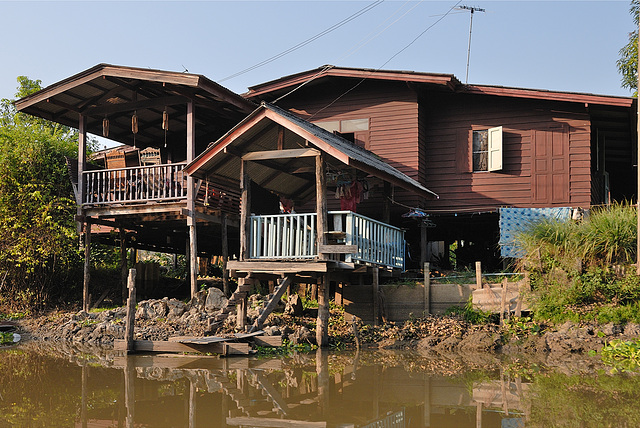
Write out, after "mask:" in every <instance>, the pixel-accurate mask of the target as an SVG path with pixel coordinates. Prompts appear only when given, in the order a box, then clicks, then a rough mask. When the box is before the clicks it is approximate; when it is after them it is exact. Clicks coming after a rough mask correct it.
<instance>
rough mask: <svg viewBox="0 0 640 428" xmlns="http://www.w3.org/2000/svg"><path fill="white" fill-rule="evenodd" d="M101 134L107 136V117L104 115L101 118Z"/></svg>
mask: <svg viewBox="0 0 640 428" xmlns="http://www.w3.org/2000/svg"><path fill="white" fill-rule="evenodd" d="M102 136H103V137H108V136H109V119H107V118H106V117H105V118H104V119H102Z"/></svg>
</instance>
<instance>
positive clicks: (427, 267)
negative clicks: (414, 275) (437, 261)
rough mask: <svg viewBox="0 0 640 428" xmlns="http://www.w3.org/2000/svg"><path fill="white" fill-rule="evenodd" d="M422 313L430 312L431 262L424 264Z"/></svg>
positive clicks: (427, 313)
mask: <svg viewBox="0 0 640 428" xmlns="http://www.w3.org/2000/svg"><path fill="white" fill-rule="evenodd" d="M424 313H425V315H429V314H430V313H431V263H429V262H426V263H425V264H424Z"/></svg>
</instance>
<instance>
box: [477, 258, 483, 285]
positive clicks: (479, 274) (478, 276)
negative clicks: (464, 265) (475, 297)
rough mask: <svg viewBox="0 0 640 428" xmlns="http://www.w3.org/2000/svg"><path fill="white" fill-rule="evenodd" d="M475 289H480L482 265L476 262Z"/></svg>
mask: <svg viewBox="0 0 640 428" xmlns="http://www.w3.org/2000/svg"><path fill="white" fill-rule="evenodd" d="M476 288H477V289H478V290H480V289H481V288H482V263H481V262H476Z"/></svg>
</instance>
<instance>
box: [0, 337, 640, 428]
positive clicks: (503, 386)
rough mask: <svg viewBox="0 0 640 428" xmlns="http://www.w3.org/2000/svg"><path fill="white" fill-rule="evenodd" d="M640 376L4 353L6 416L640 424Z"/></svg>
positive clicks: (328, 359) (174, 423)
mask: <svg viewBox="0 0 640 428" xmlns="http://www.w3.org/2000/svg"><path fill="white" fill-rule="evenodd" d="M639 387H640V385H639V381H638V380H637V379H636V378H635V377H633V376H631V377H629V376H609V375H591V376H584V375H582V374H562V373H558V372H554V371H551V370H546V369H541V367H540V366H537V365H534V364H523V363H522V362H521V361H518V362H515V363H514V362H513V361H511V362H508V363H507V364H500V362H499V361H498V360H495V359H490V361H486V362H485V363H484V364H483V368H482V369H479V368H470V365H469V364H466V363H465V362H464V361H460V360H455V359H450V360H447V359H441V358H433V357H431V358H428V357H424V356H419V355H415V354H394V353H356V354H354V353H349V354H335V353H328V352H320V351H318V353H316V354H311V355H296V356H294V357H292V358H286V359H257V358H228V359H218V358H215V357H197V356H180V357H178V356H149V355H146V356H129V357H125V356H112V355H105V356H103V357H102V358H101V359H96V358H94V357H92V356H90V355H85V354H82V353H77V352H76V353H74V354H66V355H65V357H64V358H63V357H61V356H60V353H59V352H54V351H47V350H42V349H36V348H17V349H13V350H9V351H2V352H0V426H65V427H66V426H76V427H134V426H135V427H146V426H149V427H310V428H312V427H345V428H346V427H354V428H355V427H381V428H382V427H384V428H387V427H389V428H391V427H393V428H396V427H463V428H464V427H473V428H480V427H485V428H488V427H492V428H509V427H543V426H544V427H547V426H581V427H591V426H594V427H595V426H625V425H626V426H637V425H638V421H639V419H638V415H639V414H640V411H639V410H636V407H637V406H636V402H637V400H638V398H640V397H639V395H640V393H639V392H638V391H640V388H639Z"/></svg>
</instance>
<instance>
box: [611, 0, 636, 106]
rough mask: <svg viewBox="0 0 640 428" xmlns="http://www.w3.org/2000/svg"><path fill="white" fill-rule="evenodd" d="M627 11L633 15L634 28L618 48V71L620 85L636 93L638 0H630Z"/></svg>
mask: <svg viewBox="0 0 640 428" xmlns="http://www.w3.org/2000/svg"><path fill="white" fill-rule="evenodd" d="M629 13H631V16H633V22H634V23H635V26H636V27H635V30H634V31H632V32H631V33H629V42H628V43H627V44H626V45H625V46H624V47H623V48H622V49H620V59H618V61H617V63H616V64H617V66H618V71H619V72H620V74H621V75H622V87H623V88H628V89H629V90H633V91H634V94H635V95H637V87H638V19H639V14H640V0H631V7H630V8H629Z"/></svg>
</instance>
